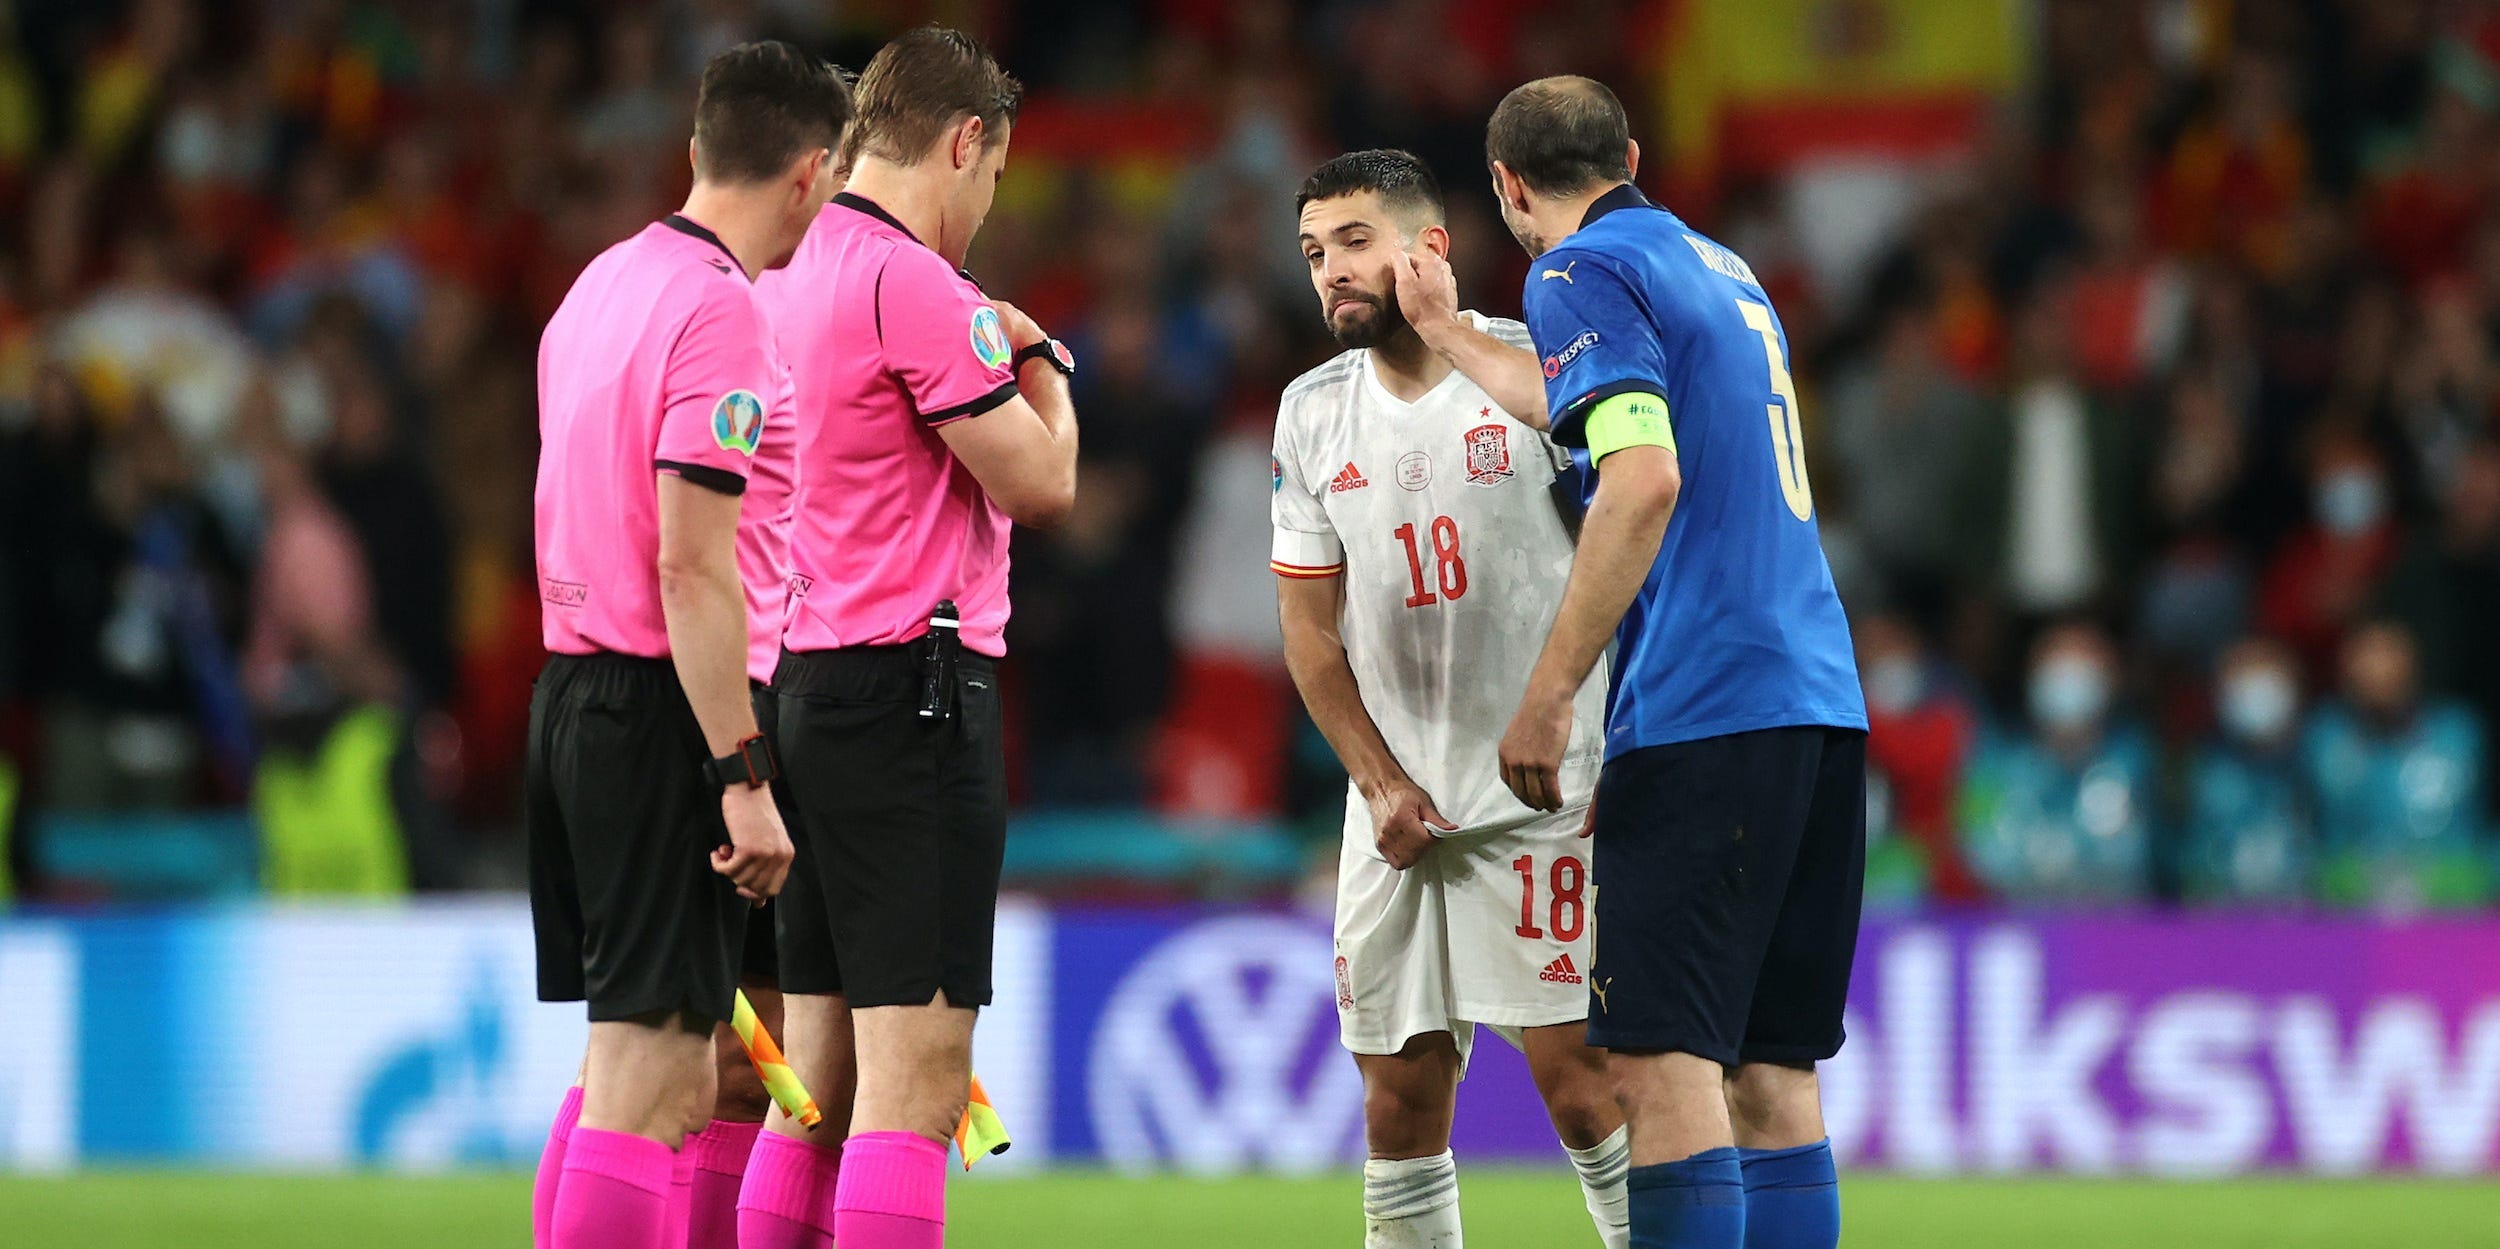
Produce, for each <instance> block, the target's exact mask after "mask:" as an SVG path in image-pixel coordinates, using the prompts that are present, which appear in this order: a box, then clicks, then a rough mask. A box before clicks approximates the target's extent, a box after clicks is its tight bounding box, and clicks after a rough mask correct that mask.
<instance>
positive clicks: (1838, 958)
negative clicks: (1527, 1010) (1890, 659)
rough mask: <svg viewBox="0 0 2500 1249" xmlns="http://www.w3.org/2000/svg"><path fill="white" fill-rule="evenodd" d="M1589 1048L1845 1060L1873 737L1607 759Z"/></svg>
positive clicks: (1833, 735) (1852, 734)
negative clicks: (1845, 1011) (1844, 1015)
mask: <svg viewBox="0 0 2500 1249" xmlns="http://www.w3.org/2000/svg"><path fill="white" fill-rule="evenodd" d="M1590 849H1591V858H1592V864H1591V867H1590V872H1589V875H1590V879H1591V881H1592V882H1593V883H1594V885H1595V888H1596V893H1597V900H1596V908H1597V933H1596V938H1595V949H1594V951H1593V952H1592V954H1591V955H1590V963H1591V966H1590V969H1589V1033H1588V1035H1589V1043H1590V1044H1591V1045H1596V1046H1601V1047H1604V1048H1606V1049H1611V1050H1632V1051H1669V1050H1672V1051H1679V1052H1682V1053H1686V1054H1692V1055H1695V1056H1697V1057H1701V1058H1707V1059H1709V1060H1711V1061H1713V1062H1716V1063H1720V1064H1723V1065H1733V1064H1736V1063H1740V1062H1749V1063H1750V1062H1761V1063H1779V1064H1783V1065H1788V1066H1802V1065H1806V1064H1809V1063H1815V1062H1820V1061H1822V1060H1823V1059H1826V1058H1829V1057H1831V1056H1832V1055H1833V1054H1835V1053H1837V1052H1839V1050H1840V1041H1841V1011H1842V1008H1843V1007H1844V1006H1845V1005H1846V1003H1847V1001H1848V996H1849V964H1850V961H1851V960H1852V959H1854V958H1855V957H1856V956H1857V948H1858V902H1859V896H1860V894H1861V893H1862V892H1863V890H1864V886H1865V879H1866V734H1864V733H1862V732H1859V731H1857V730H1855V729H1833V728H1811V727H1809V728H1779V729H1763V730H1759V731H1756V732H1751V733H1732V734H1729V735H1727V736H1724V737H1706V738H1702V739H1700V740H1698V741H1690V742H1677V743H1674V744H1672V745H1667V746H1651V747H1647V748H1644V749H1641V750H1635V751H1631V752H1628V753H1626V754H1623V755H1619V756H1617V757H1615V758H1613V759H1609V760H1607V761H1606V767H1605V771H1604V772H1603V773H1602V774H1600V776H1599V779H1598V782H1597V828H1596V831H1595V833H1594V837H1593V844H1592V846H1591V847H1590Z"/></svg>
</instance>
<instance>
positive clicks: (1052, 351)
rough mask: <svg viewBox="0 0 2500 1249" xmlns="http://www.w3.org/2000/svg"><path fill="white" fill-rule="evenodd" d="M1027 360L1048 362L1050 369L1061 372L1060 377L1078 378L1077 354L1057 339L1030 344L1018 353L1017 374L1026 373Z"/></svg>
mask: <svg viewBox="0 0 2500 1249" xmlns="http://www.w3.org/2000/svg"><path fill="white" fill-rule="evenodd" d="M1027 360H1047V361H1049V362H1050V367H1052V368H1054V369H1057V370H1059V376H1061V377H1074V376H1076V353H1074V352H1072V351H1069V350H1068V345H1067V344H1066V343H1063V342H1060V341H1059V340H1058V339H1056V338H1045V339H1043V340H1042V341H1040V342H1038V343H1032V344H1028V345H1027V346H1026V347H1025V348H1024V349H1023V350H1022V351H1019V352H1017V353H1016V371H1017V372H1019V373H1021V372H1023V371H1024V362H1025V361H1027Z"/></svg>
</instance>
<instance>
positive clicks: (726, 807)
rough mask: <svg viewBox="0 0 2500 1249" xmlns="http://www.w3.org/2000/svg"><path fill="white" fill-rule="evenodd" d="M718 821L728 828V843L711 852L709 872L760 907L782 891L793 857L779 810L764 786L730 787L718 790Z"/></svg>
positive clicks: (793, 852)
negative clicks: (719, 792) (719, 791)
mask: <svg viewBox="0 0 2500 1249" xmlns="http://www.w3.org/2000/svg"><path fill="white" fill-rule="evenodd" d="M720 818H721V822H722V823H724V824H727V825H728V826H729V844H728V845H725V846H720V847H717V848H715V849H714V850H713V851H712V870H713V871H715V872H718V873H720V874H721V875H723V876H726V877H728V878H729V881H730V883H731V884H734V885H736V886H737V887H738V896H739V897H742V898H745V899H747V900H749V901H751V902H753V903H755V904H756V905H757V906H762V905H763V904H764V903H765V901H766V900H767V899H769V898H771V897H772V896H773V895H774V894H777V893H780V892H781V882H782V881H783V880H784V879H786V878H787V877H788V876H789V875H790V859H791V856H792V855H794V854H796V853H797V851H796V850H794V849H793V848H792V847H791V845H790V833H789V830H787V829H785V828H783V827H782V826H781V810H780V808H778V807H776V806H774V805H773V791H772V788H771V787H770V786H765V785H731V786H729V787H728V788H726V789H723V790H722V791H721V795H720Z"/></svg>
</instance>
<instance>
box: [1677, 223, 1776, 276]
mask: <svg viewBox="0 0 2500 1249" xmlns="http://www.w3.org/2000/svg"><path fill="white" fill-rule="evenodd" d="M1684 241H1685V242H1687V243H1690V244H1692V245H1693V254H1694V255H1696V256H1699V257H1701V262H1702V263H1703V264H1705V265H1708V266H1710V268H1711V270H1712V271H1713V272H1716V273H1721V274H1724V275H1726V276H1728V277H1731V278H1734V279H1736V280H1737V281H1739V282H1742V283H1744V284H1746V285H1747V286H1760V285H1762V283H1761V282H1759V281H1757V280H1755V278H1754V275H1753V266H1752V265H1749V264H1746V263H1745V258H1744V257H1742V256H1739V255H1737V254H1736V253H1734V252H1732V251H1729V250H1728V249H1726V248H1724V247H1721V246H1719V245H1718V244H1716V243H1713V242H1711V241H1710V240H1708V239H1705V238H1697V237H1695V236H1693V235H1690V234H1687V235H1685V236H1684Z"/></svg>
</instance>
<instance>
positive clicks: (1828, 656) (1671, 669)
mask: <svg viewBox="0 0 2500 1249" xmlns="http://www.w3.org/2000/svg"><path fill="white" fill-rule="evenodd" d="M1525 304H1526V308H1527V322H1528V331H1529V333H1530V335H1531V336H1532V337H1533V338H1534V340H1535V342H1536V350H1537V354H1538V355H1540V356H1541V357H1543V364H1544V368H1545V397H1546V405H1547V410H1548V411H1549V412H1551V413H1552V414H1553V427H1554V440H1555V442H1557V443H1559V444H1561V445H1563V446H1566V447H1578V448H1585V447H1587V445H1588V438H1587V433H1586V430H1585V429H1584V423H1585V422H1586V420H1587V418H1588V415H1589V413H1590V411H1591V410H1592V409H1594V408H1595V407H1596V405H1597V404H1598V403H1599V402H1600V401H1602V400H1604V399H1607V398H1610V397H1612V396H1615V395H1620V394H1628V393H1633V392H1647V393H1651V394H1656V395H1659V396H1661V397H1663V398H1665V399H1666V401H1667V420H1668V422H1669V424H1670V426H1671V427H1672V428H1673V431H1674V438H1675V444H1676V456H1677V459H1678V461H1679V463H1680V465H1681V467H1682V471H1683V477H1684V485H1683V490H1682V492H1681V493H1680V494H1679V495H1678V496H1677V499H1676V504H1675V515H1674V517H1673V519H1672V520H1670V521H1669V522H1668V524H1667V532H1666V537H1665V540H1664V541H1663V542H1662V543H1661V544H1660V546H1659V550H1658V560H1657V562H1656V563H1655V564H1653V565H1651V567H1650V570H1649V578H1648V580H1647V581H1646V582H1645V583H1644V584H1643V585H1642V586H1641V592H1640V595H1639V597H1637V598H1635V599H1634V600H1633V601H1632V606H1631V609H1630V610H1629V611H1626V612H1625V613H1624V616H1623V625H1622V627H1621V629H1620V630H1618V632H1617V633H1616V642H1617V651H1616V657H1615V669H1614V690H1613V695H1612V698H1611V699H1610V700H1609V702H1608V710H1607V721H1606V754H1607V757H1608V758H1612V757H1614V756H1616V755H1619V754H1621V753H1623V752H1624V751H1627V750H1637V749H1640V748H1641V747H1644V746H1662V745H1667V744H1669V743H1673V742H1682V741H1691V740H1694V739H1696V738H1703V737H1717V736H1721V735H1724V734H1728V733H1744V732H1750V731H1752V730H1755V729H1768V728H1781V727H1786V726H1793V725H1829V726H1832V727H1835V728H1853V729H1863V728H1865V727H1866V701H1865V697H1864V695H1863V694H1862V693H1860V691H1859V688H1858V670H1857V660H1856V656H1855V654H1854V653H1853V651H1852V650H1851V648H1850V642H1849V622H1848V619H1847V617H1845V616H1844V615H1843V614H1842V613H1841V608H1840V595H1839V594H1838V593H1837V592H1836V591H1834V590H1833V589H1832V571H1831V565H1830V564H1828V563H1827V562H1825V560H1824V558H1823V541H1822V537H1821V535H1820V534H1819V533H1818V531H1817V530H1816V528H1815V524H1814V490H1813V487H1812V485H1811V484H1810V483H1809V482H1808V481H1807V479H1806V458H1805V444H1804V440H1803V437H1802V434H1801V432H1800V429H1799V413H1798V409H1797V387H1796V383H1795V382H1793V381H1792V380H1790V377H1789V372H1788V338H1787V335H1786V334H1785V333H1784V332H1783V331H1782V330H1781V329H1780V324H1779V318H1778V316H1777V315H1776V314H1774V313H1773V312H1772V311H1771V303H1770V299H1769V298H1768V297H1767V296H1765V295H1764V294H1763V293H1762V287H1761V284H1760V283H1758V282H1756V281H1755V280H1754V276H1753V270H1752V269H1750V268H1748V267H1747V266H1746V264H1745V262H1744V261H1743V260H1742V259H1740V258H1738V257H1737V255H1736V253H1734V252H1731V251H1729V250H1728V249H1726V248H1724V247H1721V246H1720V245H1718V244H1717V243H1714V242H1712V241H1710V240H1709V239H1706V238H1703V237H1702V236H1701V235H1700V234H1698V233H1695V232H1694V231H1693V230H1692V228H1691V227H1689V226H1687V225H1685V224H1684V222H1683V221H1682V220H1681V219H1679V218H1678V217H1677V216H1676V215H1675V214H1673V213H1671V212H1668V211H1667V210H1665V209H1663V208H1660V207H1659V206H1658V205H1656V204H1654V203H1652V202H1650V200H1649V199H1648V197H1646V196H1644V195H1642V194H1641V193H1640V192H1639V191H1638V190H1636V189H1634V188H1632V187H1630V186H1624V187H1619V188H1617V189H1616V190H1614V191H1612V192H1610V193H1608V194H1607V195H1606V196H1605V197H1603V198H1601V199H1600V200H1598V201H1597V203H1596V204H1594V205H1592V206H1591V207H1590V209H1589V215H1588V219H1587V220H1586V221H1585V222H1584V223H1583V224H1582V226H1581V229H1580V230H1579V232H1578V233H1576V234H1573V235H1572V236H1571V237H1570V238H1568V239H1565V240H1564V241H1563V243H1562V245H1561V246H1559V247H1556V248H1554V249H1553V250H1552V251H1549V252H1547V253H1545V254H1544V255H1543V256H1540V257H1538V258H1537V259H1536V260H1535V261H1533V262H1531V263H1530V264H1529V266H1528V284H1527V294H1526V299H1525ZM1576 458H1580V459H1581V460H1582V462H1583V463H1585V456H1581V457H1576ZM1602 471H1603V469H1602V466H1601V468H1600V469H1599V473H1602ZM1599 473H1584V474H1583V476H1582V480H1583V482H1584V490H1585V492H1586V494H1587V496H1589V497H1594V495H1595V492H1596V485H1597V479H1598V476H1599Z"/></svg>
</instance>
